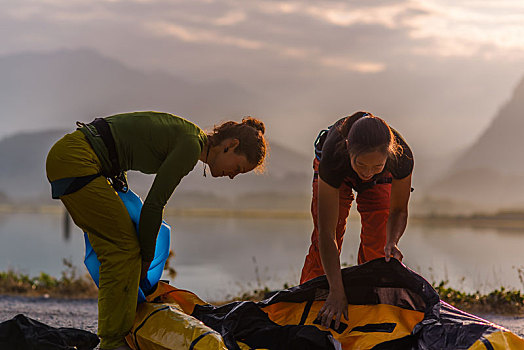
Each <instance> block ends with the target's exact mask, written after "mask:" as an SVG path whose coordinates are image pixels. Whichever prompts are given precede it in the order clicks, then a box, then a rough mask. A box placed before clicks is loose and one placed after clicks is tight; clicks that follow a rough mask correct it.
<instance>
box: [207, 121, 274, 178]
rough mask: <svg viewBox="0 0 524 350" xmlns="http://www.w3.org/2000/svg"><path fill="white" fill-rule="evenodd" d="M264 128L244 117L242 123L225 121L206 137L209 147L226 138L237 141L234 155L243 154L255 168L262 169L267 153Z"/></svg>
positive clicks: (260, 122)
mask: <svg viewBox="0 0 524 350" xmlns="http://www.w3.org/2000/svg"><path fill="white" fill-rule="evenodd" d="M265 131H266V127H265V125H264V123H263V122H262V121H260V120H258V119H256V118H253V117H245V118H244V119H242V122H240V123H237V122H235V121H227V122H225V123H222V124H220V125H215V126H214V127H213V131H212V132H211V133H209V134H208V135H207V137H208V140H209V145H210V146H211V147H213V146H216V145H218V144H220V143H221V142H222V141H223V140H225V139H228V138H233V139H237V140H238V141H239V144H238V147H237V148H236V149H235V153H239V154H243V155H245V156H246V158H247V160H248V161H249V162H250V163H251V164H255V168H257V169H259V170H260V168H263V163H264V160H265V158H266V153H267V151H268V148H269V147H268V144H267V142H266V139H265V137H264V133H265Z"/></svg>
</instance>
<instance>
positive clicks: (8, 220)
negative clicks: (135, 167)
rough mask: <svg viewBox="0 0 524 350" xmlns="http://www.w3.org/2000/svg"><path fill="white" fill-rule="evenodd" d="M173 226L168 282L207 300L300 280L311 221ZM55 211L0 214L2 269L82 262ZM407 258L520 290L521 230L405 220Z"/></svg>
mask: <svg viewBox="0 0 524 350" xmlns="http://www.w3.org/2000/svg"><path fill="white" fill-rule="evenodd" d="M165 219H166V221H167V222H168V223H169V224H171V226H172V249H174V251H175V254H176V255H175V260H174V263H173V264H172V266H173V267H174V268H175V269H176V271H177V277H176V278H175V279H174V280H172V281H171V284H173V285H175V286H176V287H178V288H183V289H189V290H191V291H193V292H195V293H197V294H198V295H199V296H200V297H201V298H203V299H206V300H209V301H212V300H218V299H224V298H225V297H227V296H232V295H238V294H239V293H240V292H246V291H251V290H253V289H255V288H260V287H265V286H267V287H269V288H271V289H281V288H283V285H284V284H285V283H288V284H289V285H294V284H297V282H298V279H299V275H300V270H301V268H302V264H303V262H304V257H305V254H306V251H307V249H308V247H309V238H310V234H311V229H312V223H311V220H310V219H242V218H215V217H180V216H177V217H169V216H168V217H166V218H165ZM62 226H63V217H62V215H59V214H44V213H36V214H35V213H14V214H0V271H6V270H7V269H9V268H10V269H14V270H16V271H18V272H22V273H26V274H29V275H30V276H36V275H38V274H39V273H40V272H41V271H43V272H46V273H49V274H51V275H54V276H57V277H59V276H60V274H61V272H62V271H63V270H64V269H65V267H64V265H63V263H62V260H63V259H64V258H66V259H69V260H71V261H72V262H73V264H74V265H75V266H78V268H79V271H80V272H84V271H86V270H85V268H84V267H83V255H84V242H83V235H82V232H81V231H80V230H79V229H78V228H76V227H74V225H73V229H72V232H71V236H70V238H69V239H65V238H64V229H63V227H62ZM348 226H349V229H348V232H347V233H346V238H345V241H344V245H343V251H342V257H341V260H342V262H343V263H347V264H350V265H352V264H355V263H356V255H357V251H358V242H359V237H358V236H359V230H360V226H359V223H358V221H350V222H349V225H348ZM399 246H400V248H401V250H402V252H403V254H404V263H405V264H406V265H407V266H409V267H410V268H411V269H413V270H415V271H417V272H418V273H419V274H421V275H422V276H424V277H425V278H426V279H427V280H429V281H430V282H432V281H441V280H449V286H452V287H455V288H459V289H463V290H465V291H468V292H472V291H475V290H480V291H481V292H489V291H491V290H493V289H495V288H499V287H500V286H505V287H507V288H510V289H520V290H524V281H523V279H524V254H523V249H524V230H503V229H494V228H471V227H466V226H460V227H452V226H429V225H427V224H426V225H424V224H415V223H410V224H409V225H408V228H407V230H406V233H405V234H404V236H403V238H402V239H401V242H400V245H399Z"/></svg>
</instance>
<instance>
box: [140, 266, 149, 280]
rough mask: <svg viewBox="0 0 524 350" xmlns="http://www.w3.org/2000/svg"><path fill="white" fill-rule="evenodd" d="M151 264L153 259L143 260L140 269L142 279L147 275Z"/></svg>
mask: <svg viewBox="0 0 524 350" xmlns="http://www.w3.org/2000/svg"><path fill="white" fill-rule="evenodd" d="M149 265H151V261H142V268H141V269H140V280H141V281H142V280H143V279H144V278H146V277H147V271H149Z"/></svg>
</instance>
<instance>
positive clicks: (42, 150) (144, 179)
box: [0, 130, 312, 209]
mask: <svg viewBox="0 0 524 350" xmlns="http://www.w3.org/2000/svg"><path fill="white" fill-rule="evenodd" d="M66 132H68V131H66V130H51V131H40V132H27V133H20V134H15V135H12V136H9V137H6V138H4V139H1V140H0V164H2V167H1V168H0V193H1V194H3V195H6V196H7V197H8V198H10V199H11V200H12V201H14V202H28V201H33V202H36V204H41V203H42V202H50V201H51V199H50V185H49V183H48V182H47V179H46V176H45V159H46V156H47V153H48V152H49V149H50V148H51V147H52V145H53V144H54V143H55V142H56V141H57V140H58V139H60V138H61V137H62V136H63V135H64V134H65V133H66ZM269 142H270V147H271V148H270V153H269V160H268V161H267V164H266V169H265V171H264V172H263V173H261V174H256V173H253V172H251V173H248V174H242V175H239V176H237V177H236V178H235V179H234V180H231V179H229V178H213V177H211V176H210V175H209V171H208V176H207V177H203V168H202V163H201V162H198V163H197V165H196V166H195V168H194V169H193V171H192V172H190V173H189V175H187V176H186V177H184V178H183V179H182V182H181V184H180V185H179V186H178V188H177V189H176V195H175V196H173V198H174V199H173V200H172V203H171V202H170V205H172V206H179V207H188V206H189V207H194V206H206V207H214V206H221V207H223V206H228V205H229V206H232V207H243V208H247V207H250V206H256V207H260V206H261V205H262V206H264V207H273V208H278V207H281V208H284V207H286V208H288V209H293V206H296V205H297V204H298V205H299V207H300V208H294V209H302V208H303V207H304V206H305V207H307V206H308V205H309V200H307V197H308V196H309V193H310V186H311V176H312V171H311V162H312V159H309V158H308V157H306V156H303V155H301V154H299V153H297V152H295V151H292V150H289V149H287V148H285V147H283V146H280V145H279V144H277V143H274V142H271V141H269ZM128 176H129V183H130V187H131V188H132V189H133V190H134V191H135V192H137V193H139V194H140V195H141V196H142V197H143V198H145V195H146V194H147V191H148V189H149V186H150V185H151V182H152V180H153V178H154V176H152V175H144V174H141V173H139V172H135V171H130V172H129V173H128ZM0 197H1V196H0ZM288 197H289V198H288ZM286 198H287V199H286ZM304 198H306V200H305V202H304ZM285 201H288V202H289V201H291V202H292V201H295V202H294V204H293V203H291V202H289V203H287V204H286V203H284V202H285ZM297 201H299V202H298V203H297ZM280 202H282V203H280ZM302 202H304V203H302Z"/></svg>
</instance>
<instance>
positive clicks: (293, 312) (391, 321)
mask: <svg viewBox="0 0 524 350" xmlns="http://www.w3.org/2000/svg"><path fill="white" fill-rule="evenodd" d="M342 276H343V281H344V285H345V287H346V288H345V289H346V293H347V295H346V296H347V300H348V302H349V306H348V315H349V320H347V321H346V320H343V321H342V322H341V325H340V326H339V328H338V329H334V328H333V327H334V322H333V323H332V328H330V329H324V328H323V327H321V326H320V325H319V322H318V321H317V319H316V318H317V314H318V311H319V310H320V308H321V306H322V304H323V302H324V301H325V299H326V297H327V295H328V283H327V280H326V278H325V276H321V277H318V278H316V279H313V280H311V281H308V282H306V283H304V284H302V285H300V286H297V287H293V288H290V289H286V290H282V291H279V292H277V293H275V294H274V295H272V296H271V297H270V298H268V299H266V300H263V301H260V302H257V303H255V302H247V301H245V302H233V303H229V304H226V305H222V306H213V305H210V304H207V303H205V302H204V301H202V300H201V299H199V298H198V297H197V296H196V295H195V294H193V293H192V292H190V291H186V290H180V289H177V288H175V287H172V286H170V285H168V284H166V283H163V282H159V285H158V288H157V289H156V290H155V292H154V293H153V294H151V295H149V296H148V297H147V300H148V301H147V302H145V303H142V304H140V305H139V306H138V310H137V317H136V321H135V325H134V327H133V329H132V331H131V333H130V334H129V335H128V337H127V341H128V343H129V345H130V346H131V347H132V348H133V349H135V350H138V349H140V350H157V349H194V350H198V349H210V348H212V349H320V350H321V349H375V350H377V349H412V350H417V349H420V350H431V349H439V350H441V349H449V350H456V349H470V350H481V349H482V350H486V349H488V350H503V349H504V350H506V349H524V339H522V338H520V337H518V336H517V335H515V334H513V333H511V332H510V331H509V330H507V329H505V328H503V327H500V326H497V325H495V324H493V323H490V322H488V321H485V320H483V319H481V318H478V317H476V316H473V315H470V314H468V313H465V312H463V311H461V310H458V309H456V308H453V307H452V306H450V305H448V304H446V303H444V302H442V301H441V300H440V298H439V296H438V294H437V293H436V291H435V290H434V289H433V288H432V286H431V285H430V284H429V283H428V282H427V281H426V280H425V279H424V278H422V277H421V276H419V275H418V274H416V273H415V272H413V271H411V270H410V269H408V268H406V267H405V266H404V265H403V264H402V263H400V262H398V261H397V260H392V261H390V262H385V260H384V259H377V260H374V261H371V262H368V263H365V264H363V265H359V266H354V267H349V268H346V269H343V270H342Z"/></svg>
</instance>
